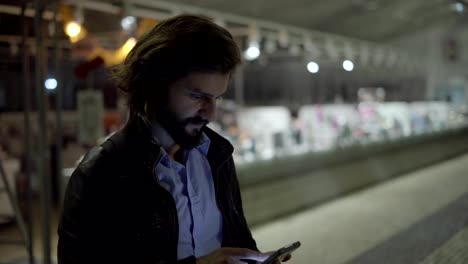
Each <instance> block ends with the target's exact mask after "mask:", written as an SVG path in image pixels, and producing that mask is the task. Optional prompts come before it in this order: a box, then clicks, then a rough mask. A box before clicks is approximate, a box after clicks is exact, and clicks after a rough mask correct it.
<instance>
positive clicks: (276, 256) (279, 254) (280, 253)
mask: <svg viewBox="0 0 468 264" xmlns="http://www.w3.org/2000/svg"><path fill="white" fill-rule="evenodd" d="M300 246H301V242H299V241H296V242H294V243H292V244H291V245H287V246H285V247H282V248H280V249H278V250H276V251H275V253H273V254H271V256H270V257H268V258H267V259H266V260H265V261H263V262H261V264H272V263H273V262H275V260H279V261H282V260H283V258H284V257H286V255H288V254H289V253H291V252H293V251H294V250H296V249H298V248H299V247H300Z"/></svg>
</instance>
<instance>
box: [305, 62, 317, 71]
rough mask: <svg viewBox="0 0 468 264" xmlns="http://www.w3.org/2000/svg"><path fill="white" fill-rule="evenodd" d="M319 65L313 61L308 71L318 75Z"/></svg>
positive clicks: (308, 66) (308, 65)
mask: <svg viewBox="0 0 468 264" xmlns="http://www.w3.org/2000/svg"><path fill="white" fill-rule="evenodd" d="M319 69H320V68H319V65H318V64H317V63H315V62H313V61H311V62H309V63H307V70H308V71H309V72H310V73H317V72H318V71H319Z"/></svg>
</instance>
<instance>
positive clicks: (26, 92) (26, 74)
mask: <svg viewBox="0 0 468 264" xmlns="http://www.w3.org/2000/svg"><path fill="white" fill-rule="evenodd" d="M27 5H28V4H27V1H23V3H22V7H21V19H22V24H21V25H22V34H23V38H22V48H23V54H22V55H23V98H24V144H25V147H24V158H25V160H24V162H25V164H24V165H25V171H24V173H25V174H26V175H25V178H26V182H27V186H26V200H27V214H28V215H27V229H28V230H29V232H28V234H27V236H28V238H27V242H28V243H27V244H26V247H27V250H28V257H29V263H30V264H34V253H33V239H32V232H33V230H32V218H31V216H32V190H31V188H32V186H31V152H32V148H31V142H30V133H29V132H30V129H31V128H30V126H29V124H30V122H31V121H30V118H29V112H30V111H31V92H30V91H31V90H30V89H31V82H30V78H31V75H30V65H29V53H28V44H27V39H28V32H29V27H28V24H27V20H26V8H27Z"/></svg>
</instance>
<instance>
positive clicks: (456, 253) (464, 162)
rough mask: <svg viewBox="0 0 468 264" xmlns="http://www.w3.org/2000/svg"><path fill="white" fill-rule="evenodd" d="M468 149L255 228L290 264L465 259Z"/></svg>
mask: <svg viewBox="0 0 468 264" xmlns="http://www.w3.org/2000/svg"><path fill="white" fill-rule="evenodd" d="M467 225H468V155H464V156H461V157H458V158H456V159H453V160H450V161H447V162H444V163H441V164H438V165H435V166H432V167H428V168H425V169H423V170H419V171H416V172H414V173H411V174H408V175H405V176H402V177H399V178H397V179H394V180H392V181H389V182H386V183H384V184H381V185H378V186H376V187H373V188H370V189H366V190H363V191H361V192H359V193H355V194H352V195H350V196H348V197H345V198H342V199H337V200H334V201H332V202H329V203H327V204H324V205H322V206H320V207H317V208H313V209H311V210H308V211H305V212H302V213H299V214H297V215H294V216H291V217H288V218H285V219H281V220H278V221H275V222H272V223H270V224H267V225H265V226H262V227H259V228H256V229H255V230H253V233H254V236H255V237H256V239H257V242H258V245H259V247H260V248H261V249H262V250H272V249H275V248H277V247H280V246H282V245H284V244H288V243H290V242H292V241H296V240H300V241H301V242H302V244H303V246H302V247H301V249H300V250H298V251H297V252H296V254H294V258H293V260H292V261H291V263H294V264H310V263H321V264H327V263H329V264H332V263H333V264H334V263H353V264H354V263H468V253H467V252H468V238H467V236H468V234H467V233H468V231H466V230H467V228H468V227H467Z"/></svg>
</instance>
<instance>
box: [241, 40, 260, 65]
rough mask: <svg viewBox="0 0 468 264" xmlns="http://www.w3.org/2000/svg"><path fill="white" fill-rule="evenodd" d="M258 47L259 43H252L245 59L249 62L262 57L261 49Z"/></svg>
mask: <svg viewBox="0 0 468 264" xmlns="http://www.w3.org/2000/svg"><path fill="white" fill-rule="evenodd" d="M258 46H259V45H258V43H256V42H252V43H251V44H250V46H249V47H248V48H247V50H246V51H245V53H244V58H245V59H246V60H249V61H251V60H255V59H257V58H258V57H259V56H260V48H259V47H258Z"/></svg>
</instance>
